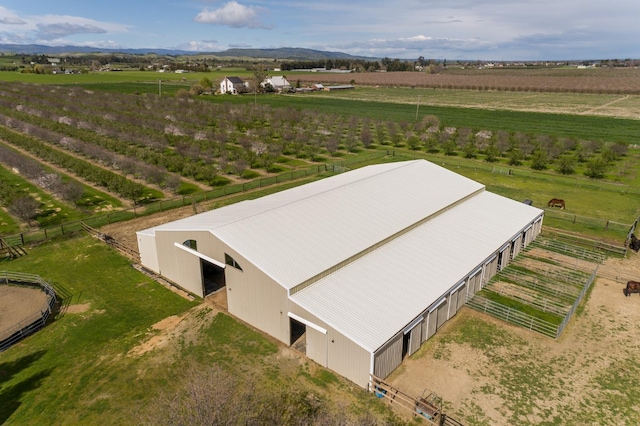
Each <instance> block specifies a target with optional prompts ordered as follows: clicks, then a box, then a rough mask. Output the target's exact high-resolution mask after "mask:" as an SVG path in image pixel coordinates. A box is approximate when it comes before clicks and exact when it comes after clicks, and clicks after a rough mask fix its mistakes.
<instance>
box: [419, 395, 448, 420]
mask: <svg viewBox="0 0 640 426" xmlns="http://www.w3.org/2000/svg"><path fill="white" fill-rule="evenodd" d="M415 410H416V413H418V414H420V415H421V416H422V417H424V418H425V419H427V420H436V419H437V418H438V416H439V415H440V414H441V413H442V398H440V397H439V396H438V395H436V394H435V393H434V392H431V391H430V390H428V389H425V390H424V391H423V392H422V395H420V396H419V397H418V398H416V403H415Z"/></svg>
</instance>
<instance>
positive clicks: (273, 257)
mask: <svg viewBox="0 0 640 426" xmlns="http://www.w3.org/2000/svg"><path fill="white" fill-rule="evenodd" d="M543 213H544V212H543V211H542V210H540V209H537V208H535V207H531V206H529V205H526V204H524V203H520V202H517V201H514V200H511V199H508V198H505V197H502V196H499V195H496V194H493V193H490V192H488V191H486V190H485V188H484V186H483V185H482V184H480V183H478V182H475V181H473V180H471V179H468V178H465V177H463V176H460V175H458V174H456V173H454V172H451V171H449V170H447V169H444V168H442V167H440V166H437V165H435V164H432V163H430V162H427V161H424V160H416V161H408V162H400V163H390V164H381V165H374V166H368V167H364V168H361V169H357V170H353V171H350V172H347V173H343V174H340V175H337V176H333V177H330V178H327V179H323V180H320V181H317V182H313V183H309V184H307V185H304V186H301V187H297V188H293V189H289V190H286V191H283V192H280V193H276V194H273V195H269V196H266V197H263V198H260V199H257V200H250V201H243V202H241V203H238V204H234V205H230V206H226V207H223V208H220V209H216V210H212V211H209V212H206V213H201V214H198V215H195V216H192V217H189V218H186V219H182V220H178V221H175V222H171V223H167V224H164V225H161V226H157V227H154V228H150V229H145V230H143V231H139V232H138V233H137V236H138V246H139V250H140V255H141V259H142V264H143V265H144V266H145V267H147V268H149V269H151V270H153V271H155V272H157V273H159V274H161V275H163V276H164V277H166V278H168V279H169V280H171V281H173V282H174V283H176V284H177V285H179V286H181V287H183V288H184V289H186V290H188V291H189V292H191V293H193V294H195V295H198V296H200V297H204V296H206V295H207V294H210V293H211V292H214V291H226V294H227V304H228V309H229V312H230V313H231V314H233V315H235V316H236V317H238V318H240V319H241V320H243V321H245V322H247V323H249V324H251V325H253V326H254V327H256V328H258V329H260V330H262V331H264V332H266V333H268V334H270V335H271V336H274V337H275V338H277V339H278V340H280V341H282V342H284V343H286V344H293V343H294V342H295V341H296V340H298V338H300V337H303V338H304V339H306V346H304V347H306V355H307V357H309V358H311V359H312V360H314V361H316V362H317V363H319V364H321V365H323V366H325V367H327V368H329V369H331V370H333V371H335V372H337V373H339V374H341V375H343V376H345V377H347V378H349V379H350V380H352V381H353V382H355V383H357V384H359V385H360V386H363V387H366V386H367V384H368V382H369V375H370V374H371V373H373V374H375V375H376V376H378V377H381V378H385V377H387V376H388V375H389V374H390V373H391V372H392V371H393V370H394V369H395V368H396V367H398V366H399V365H400V363H401V362H402V359H403V358H404V357H405V356H406V355H408V354H411V353H413V352H415V351H416V350H417V349H418V347H419V346H420V345H421V344H422V343H423V342H424V341H425V340H427V339H428V338H430V337H431V336H433V334H434V333H435V332H436V330H437V329H438V328H439V327H441V326H442V324H443V323H444V322H445V321H447V320H448V319H449V318H451V317H452V316H453V315H455V314H456V312H457V311H458V309H459V308H460V307H461V306H462V305H463V304H464V303H465V300H466V298H467V297H470V296H472V295H474V294H475V293H476V292H477V291H478V290H479V289H480V288H481V287H482V286H483V285H484V283H486V282H487V281H488V280H489V279H490V278H491V277H492V276H493V275H494V274H495V273H496V272H497V271H498V270H499V269H500V268H502V267H504V266H506V265H507V264H508V263H509V261H510V259H512V258H513V257H514V256H516V255H517V254H518V252H519V251H520V250H521V249H522V248H523V247H526V245H527V244H529V243H530V242H531V241H533V239H534V238H535V237H536V236H537V235H538V234H539V232H540V230H541V226H542V218H543Z"/></svg>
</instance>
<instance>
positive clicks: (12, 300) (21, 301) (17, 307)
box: [0, 284, 47, 340]
mask: <svg viewBox="0 0 640 426" xmlns="http://www.w3.org/2000/svg"><path fill="white" fill-rule="evenodd" d="M46 304H47V295H46V294H45V293H44V292H43V291H40V290H37V289H34V288H29V287H18V286H12V285H4V284H2V285H0V340H2V339H5V338H7V337H9V336H10V335H11V334H12V333H13V332H15V331H17V330H18V329H20V328H21V327H19V326H17V325H18V323H20V322H21V321H25V320H27V319H30V318H31V317H33V315H35V314H38V313H39V312H40V310H41V309H42V308H43V307H44V306H45V305H46ZM25 325H26V324H25ZM15 326H17V327H15Z"/></svg>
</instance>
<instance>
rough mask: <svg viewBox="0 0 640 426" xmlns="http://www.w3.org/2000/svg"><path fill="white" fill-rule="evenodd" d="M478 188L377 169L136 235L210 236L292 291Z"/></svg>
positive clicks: (436, 172) (410, 169) (439, 174)
mask: <svg viewBox="0 0 640 426" xmlns="http://www.w3.org/2000/svg"><path fill="white" fill-rule="evenodd" d="M483 188H484V186H483V185H482V184H480V183H478V182H475V181H473V180H471V179H468V178H466V177H464V176H460V175H458V174H456V173H453V172H451V171H449V170H447V169H445V168H443V167H440V166H438V165H435V164H433V163H430V162H428V161H425V160H415V161H407V162H398V163H388V164H379V165H373V166H367V167H363V168H361V169H356V170H353V171H350V172H348V173H343V174H340V175H336V176H333V177H330V178H326V179H322V180H320V181H316V182H312V183H309V184H306V185H304V186H300V187H297V188H292V189H289V190H286V191H283V192H279V193H276V194H272V195H269V196H266V197H262V198H259V199H256V200H250V201H244V202H241V203H238V204H233V205H230V206H226V207H223V208H220V209H216V210H212V211H209V212H206V213H201V214H199V215H195V216H192V217H189V218H186V219H182V220H178V221H175V222H171V223H167V224H164V225H161V226H158V227H154V228H150V229H147V230H144V231H140V233H141V234H146V235H154V233H155V232H162V231H171V230H209V231H210V232H212V233H213V234H215V235H216V237H218V238H220V239H221V240H222V241H224V242H225V244H227V245H228V246H230V247H231V248H232V249H234V250H236V251H237V252H238V253H240V254H241V255H242V256H243V257H245V258H246V259H247V260H249V261H250V262H251V263H253V264H254V265H256V266H257V267H259V268H260V269H261V270H262V271H263V272H264V273H266V274H267V275H269V276H270V277H271V278H273V279H274V280H275V281H276V282H278V283H280V284H281V285H282V286H283V287H285V288H287V289H291V288H293V287H294V286H296V285H298V284H300V283H302V282H304V281H306V280H308V279H310V278H312V277H314V276H316V275H318V274H319V273H321V272H324V271H326V270H328V269H330V268H332V267H334V266H336V265H338V264H339V263H341V262H343V261H344V260H345V259H349V258H351V257H353V256H355V255H357V254H359V253H361V252H363V251H365V250H367V249H369V248H370V247H372V246H374V245H375V244H377V243H379V242H380V241H382V240H384V239H386V238H389V237H391V236H393V235H395V234H397V233H398V232H400V231H402V230H405V229H406V228H408V227H410V226H412V225H415V224H416V223H418V222H419V221H421V220H424V219H425V218H427V217H429V216H431V215H434V214H436V213H437V212H439V211H441V210H443V209H446V208H448V207H449V206H450V205H451V204H453V203H456V202H458V201H459V200H461V199H463V198H465V197H468V196H470V195H471V194H473V193H475V192H477V191H481V190H482V189H483Z"/></svg>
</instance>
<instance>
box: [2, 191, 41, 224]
mask: <svg viewBox="0 0 640 426" xmlns="http://www.w3.org/2000/svg"><path fill="white" fill-rule="evenodd" d="M39 206H40V203H38V202H37V201H36V200H34V199H33V198H31V197H30V196H29V195H22V196H19V197H17V198H15V199H13V201H11V204H10V205H9V211H10V212H11V213H12V214H14V215H16V216H18V217H19V218H20V219H21V220H23V221H24V222H27V225H29V226H31V220H32V219H33V218H34V217H35V215H36V213H37V211H38V207H39Z"/></svg>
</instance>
